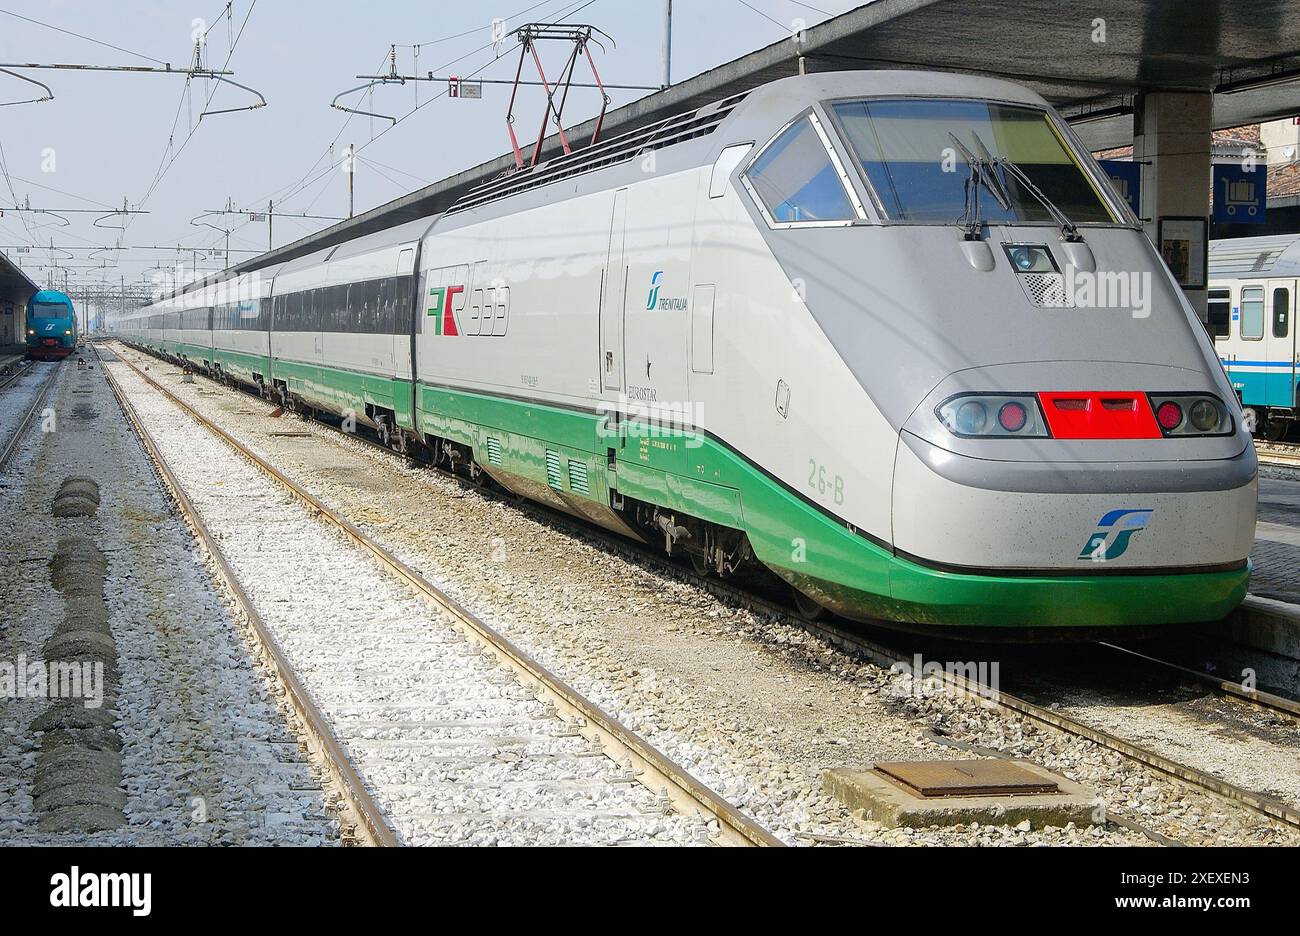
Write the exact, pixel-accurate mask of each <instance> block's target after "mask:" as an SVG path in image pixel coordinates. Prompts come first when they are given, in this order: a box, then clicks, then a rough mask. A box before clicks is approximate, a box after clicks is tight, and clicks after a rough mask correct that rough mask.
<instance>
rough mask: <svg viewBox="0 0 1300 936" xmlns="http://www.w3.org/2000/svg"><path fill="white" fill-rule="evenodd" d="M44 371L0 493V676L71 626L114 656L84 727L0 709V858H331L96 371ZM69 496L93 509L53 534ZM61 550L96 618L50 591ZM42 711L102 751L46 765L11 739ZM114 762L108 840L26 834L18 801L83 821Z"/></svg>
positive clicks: (68, 594) (72, 593)
mask: <svg viewBox="0 0 1300 936" xmlns="http://www.w3.org/2000/svg"><path fill="white" fill-rule="evenodd" d="M91 361H92V362H93V357H92V358H91ZM49 366H60V367H61V368H62V370H61V372H60V373H59V375H58V376H57V377H56V380H57V384H56V385H55V387H54V388H53V391H52V394H53V395H52V396H51V400H52V401H56V402H55V409H56V414H57V420H56V423H55V430H54V431H52V432H48V433H44V434H41V433H40V431H39V428H35V427H34V428H33V429H32V430H29V431H32V433H33V434H32V436H30V437H28V438H27V439H26V440H25V441H24V443H23V444H22V448H21V450H20V451H19V453H18V454H17V455H16V456H15V459H14V461H13V462H12V463H11V464H10V466H9V468H8V469H7V470H6V472H5V473H4V475H3V476H2V477H0V515H3V516H4V517H5V518H6V523H5V524H4V527H3V529H0V554H3V555H4V556H6V557H12V559H11V560H9V561H6V562H5V563H4V564H3V565H0V608H3V609H4V610H3V612H0V662H5V663H8V664H10V665H12V664H14V663H15V662H16V661H17V659H18V658H19V657H20V656H23V657H25V658H26V660H27V661H29V662H32V661H35V662H41V661H43V660H44V656H43V648H44V647H46V646H47V643H46V642H47V640H48V639H49V638H50V637H51V636H52V635H53V634H55V633H56V628H58V627H59V626H60V625H61V624H64V623H68V622H72V623H74V624H76V627H74V628H73V629H74V631H78V632H80V631H79V628H80V623H79V622H81V621H88V620H90V619H91V618H92V617H94V616H95V615H96V614H99V615H100V616H102V617H106V621H104V622H103V623H104V624H105V625H106V627H105V629H106V630H107V631H108V632H109V634H111V641H112V646H113V647H114V649H115V653H116V658H115V662H114V664H113V666H112V668H111V669H112V670H113V672H115V673H116V679H115V680H114V679H111V677H110V678H109V679H107V680H106V681H107V682H109V691H108V693H107V694H106V696H105V699H104V705H103V706H102V707H100V708H99V709H89V708H86V707H85V706H84V704H81V703H79V704H78V705H76V706H71V705H70V703H69V701H67V700H64V701H63V702H62V703H58V702H52V701H51V700H50V699H48V698H45V697H9V696H4V695H0V841H2V842H3V843H4V844H7V845H13V844H20V845H27V844H32V845H36V844H88V845H104V846H124V845H140V844H163V845H176V844H231V845H244V844H293V845H320V844H332V843H335V842H337V840H338V830H337V825H336V823H335V822H334V821H333V820H332V819H330V818H328V817H327V816H326V815H325V814H324V812H323V807H324V798H323V793H322V790H321V787H320V784H319V782H318V781H317V779H316V776H315V774H314V771H313V769H312V768H311V766H310V765H309V764H308V763H307V762H306V761H305V760H304V758H303V757H302V756H301V755H300V754H299V753H298V745H297V737H296V736H295V735H294V734H293V733H292V732H291V731H290V730H289V726H288V723H287V722H286V717H285V715H284V714H283V713H282V712H281V711H280V710H279V709H278V706H277V703H276V701H275V698H274V683H273V681H272V679H271V676H270V674H269V672H267V671H266V670H264V669H263V668H261V667H260V666H259V665H257V664H255V663H254V662H253V661H252V660H251V659H250V648H249V647H248V645H247V644H246V643H245V641H244V639H243V637H242V636H241V633H240V630H239V626H238V625H237V624H236V623H235V622H234V620H233V619H232V617H231V615H230V614H229V612H228V610H227V608H226V606H225V603H224V599H223V596H222V595H221V594H219V592H218V591H217V590H216V588H215V587H214V585H213V583H212V580H211V578H210V577H209V575H208V572H207V570H206V568H205V566H204V562H203V560H202V558H201V557H200V556H199V555H198V553H197V551H196V548H195V544H194V540H193V538H192V537H191V535H190V532H189V530H188V529H187V528H186V527H185V525H184V524H183V523H182V522H181V521H180V520H179V518H178V517H177V516H176V515H175V512H174V511H173V509H172V506H171V504H170V503H169V501H168V500H167V498H166V496H165V495H164V493H163V491H162V490H161V488H160V486H159V484H158V481H157V478H156V477H155V475H154V473H153V470H152V468H151V466H150V464H149V462H148V460H147V458H146V457H145V455H144V452H143V451H142V450H141V449H140V447H139V445H138V443H137V441H136V439H135V437H134V434H133V433H132V432H131V430H130V428H129V426H128V425H127V423H126V421H125V420H124V419H123V418H122V415H121V411H120V410H119V409H118V406H117V403H116V401H115V399H114V398H113V395H112V392H111V390H110V389H109V388H108V386H107V384H106V382H105V381H104V379H103V376H102V374H101V373H100V371H99V370H98V367H95V366H89V367H87V368H85V369H80V370H79V369H77V368H76V366H75V363H74V361H73V360H70V361H68V362H65V363H63V364H62V365H49ZM7 399H8V398H7V397H6V401H7ZM69 477H76V478H86V479H95V480H97V482H98V485H97V490H96V489H95V486H94V485H90V484H88V483H86V482H75V483H71V484H65V483H64V482H65V479H67V478H69ZM60 491H62V494H63V496H62V497H57V495H59V493H60ZM77 491H79V492H80V496H81V497H83V498H84V497H91V495H92V493H93V496H94V497H97V498H98V501H99V503H98V505H97V507H96V508H95V509H93V510H90V509H86V510H84V511H82V510H62V511H59V512H60V513H63V514H66V516H63V517H58V518H56V517H55V516H54V515H53V514H52V505H53V504H55V502H56V499H57V500H58V502H59V503H61V504H62V505H64V506H65V507H67V506H68V504H69V503H70V501H75V500H76V499H77V498H76V497H70V496H69V495H70V493H73V492H77ZM91 499H93V498H91ZM69 543H71V544H73V545H77V544H80V546H81V547H84V550H83V552H82V553H80V554H79V557H80V558H79V563H74V564H73V565H71V566H69V568H70V569H71V570H72V571H73V572H80V571H84V568H83V565H84V562H85V560H86V557H91V558H92V560H93V557H95V556H96V555H102V559H98V560H97V561H96V568H97V569H98V568H102V579H101V578H100V576H99V575H98V574H96V575H95V576H94V577H93V582H94V590H95V591H98V592H102V604H100V600H101V595H95V594H89V593H81V592H77V591H76V590H75V589H71V588H68V586H67V583H66V579H67V577H68V575H67V573H66V572H65V573H64V575H63V579H62V580H56V581H55V582H53V583H52V581H51V566H50V560H51V557H52V556H53V555H54V554H55V552H56V548H65V547H66V545H67V544H69ZM56 544H59V545H57V546H56ZM87 544H90V545H87ZM92 547H93V548H92ZM52 584H53V585H54V586H56V587H52ZM58 586H62V587H63V588H64V591H63V592H62V594H61V593H60V591H59V590H58ZM96 605H98V607H99V611H98V612H97V611H96V609H95V606H96ZM104 612H106V614H105V613H104ZM103 639H107V636H106V637H105V638H103ZM73 658H74V659H75V658H77V657H75V656H74V657H73ZM60 704H61V705H62V706H64V707H65V709H66V710H67V711H73V710H74V709H75V708H81V709H84V710H85V711H88V712H94V713H103V717H104V719H105V721H106V722H107V724H106V725H105V726H104V731H103V732H101V734H102V737H103V738H104V739H105V740H106V748H105V750H101V751H99V753H98V754H96V753H95V752H94V751H93V750H92V751H91V752H90V753H87V752H85V751H84V750H83V751H80V752H79V753H77V754H74V755H72V756H54V755H64V754H65V752H64V751H60V750H56V749H55V747H54V746H53V745H54V742H55V741H57V740H59V739H58V737H57V736H58V735H59V734H60V730H59V729H53V730H51V731H36V730H32V729H31V728H30V727H29V726H32V725H33V724H34V723H37V720H38V719H40V718H42V716H44V717H45V719H46V721H47V722H48V719H49V716H50V714H51V713H52V712H54V711H55V710H56V706H58V705H60ZM42 723H45V722H42ZM63 733H64V734H67V732H66V731H65V732H63ZM119 744H120V765H121V766H120V786H119V787H118V789H117V791H116V792H113V791H112V790H111V789H110V793H112V796H111V797H110V798H111V799H113V800H114V801H115V802H116V803H120V804H121V810H120V813H119V816H120V818H121V821H120V824H119V825H118V826H117V827H116V828H112V829H105V830H102V831H93V832H90V831H85V829H86V828H87V827H93V823H89V822H84V821H83V822H79V821H78V817H77V816H76V815H73V816H71V817H68V816H65V817H64V818H68V819H69V820H70V821H69V823H68V825H67V831H63V832H51V831H43V830H42V815H41V813H40V811H39V810H38V809H37V808H36V803H34V799H33V794H34V792H35V793H36V795H37V799H38V800H39V798H40V797H41V796H43V795H46V794H45V789H46V786H47V785H48V784H49V783H51V782H54V783H57V784H59V785H61V787H62V788H63V793H64V794H66V795H65V797H64V798H65V799H66V798H67V797H68V796H71V797H72V798H73V799H74V800H76V801H77V803H78V805H80V806H89V805H90V804H89V803H88V802H87V801H85V800H84V798H83V799H80V800H77V796H76V795H77V794H78V793H81V792H84V789H82V788H81V787H79V786H78V781H79V780H81V779H83V774H84V772H85V771H87V770H91V769H92V768H97V767H103V766H105V765H106V764H107V763H108V761H109V758H106V757H102V756H100V755H102V754H105V753H106V752H108V751H109V750H110V749H112V748H115V747H116V746H117V745H119ZM43 757H50V758H51V759H50V760H49V761H48V762H45V761H44V760H43V759H42V758H43ZM51 765H52V768H51V769H49V770H43V768H45V767H51ZM61 773H63V774H66V776H60V774H61ZM99 779H101V780H102V775H101V776H100V778H99ZM86 818H93V809H88V810H87V815H86V816H82V817H80V819H83V820H84V819H86ZM47 828H48V826H47Z"/></svg>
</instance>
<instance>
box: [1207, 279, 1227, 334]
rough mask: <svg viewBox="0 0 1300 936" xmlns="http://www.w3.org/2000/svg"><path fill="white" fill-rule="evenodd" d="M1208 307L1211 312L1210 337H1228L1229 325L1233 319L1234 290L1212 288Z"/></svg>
mask: <svg viewBox="0 0 1300 936" xmlns="http://www.w3.org/2000/svg"><path fill="white" fill-rule="evenodd" d="M1208 308H1209V313H1210V337H1211V338H1227V337H1228V326H1229V324H1230V322H1231V320H1232V314H1231V313H1232V290H1230V289H1211V290H1210V297H1209V303H1208Z"/></svg>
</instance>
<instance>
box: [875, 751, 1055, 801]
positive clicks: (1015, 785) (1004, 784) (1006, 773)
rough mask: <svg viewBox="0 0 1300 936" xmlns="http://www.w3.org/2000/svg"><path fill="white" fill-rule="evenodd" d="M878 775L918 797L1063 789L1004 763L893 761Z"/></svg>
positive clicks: (881, 766)
mask: <svg viewBox="0 0 1300 936" xmlns="http://www.w3.org/2000/svg"><path fill="white" fill-rule="evenodd" d="M875 769H876V771H877V772H878V773H880V774H883V775H884V776H885V777H887V778H888V779H890V780H892V781H893V782H894V783H897V784H899V785H900V786H902V787H905V788H906V789H907V790H908V791H909V792H911V793H915V794H916V795H917V796H924V797H936V796H1024V795H1029V794H1042V793H1059V792H1060V787H1058V786H1057V785H1056V784H1055V783H1054V782H1052V781H1051V780H1048V779H1047V778H1046V777H1043V776H1041V775H1040V774H1036V773H1033V772H1032V771H1029V770H1026V769H1025V768H1023V767H1021V766H1020V765H1019V764H1013V763H1010V762H1009V761H1002V760H959V761H893V762H885V763H878V764H876V765H875Z"/></svg>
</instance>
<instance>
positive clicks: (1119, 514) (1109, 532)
mask: <svg viewBox="0 0 1300 936" xmlns="http://www.w3.org/2000/svg"><path fill="white" fill-rule="evenodd" d="M1153 513H1155V509H1154V508H1146V507H1144V508H1141V509H1138V510H1112V511H1111V512H1110V513H1108V514H1106V515H1105V516H1104V517H1102V518H1101V519H1100V520H1099V521H1097V527H1098V529H1097V532H1095V533H1093V534H1092V535H1091V536H1090V537H1088V541H1087V542H1086V543H1084V544H1083V549H1082V550H1080V552H1079V558H1080V559H1091V560H1093V561H1094V562H1107V561H1109V560H1111V559H1118V558H1119V557H1120V556H1122V555H1124V553H1125V552H1126V551H1127V550H1128V544H1129V540H1131V539H1132V538H1133V534H1134V533H1137V532H1139V531H1141V530H1145V529H1146V527H1147V522H1148V521H1149V520H1150V519H1151V515H1152V514H1153Z"/></svg>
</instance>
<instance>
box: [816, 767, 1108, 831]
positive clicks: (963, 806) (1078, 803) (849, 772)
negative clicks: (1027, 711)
mask: <svg viewBox="0 0 1300 936" xmlns="http://www.w3.org/2000/svg"><path fill="white" fill-rule="evenodd" d="M1003 763H1011V764H1015V765H1016V766H1018V767H1020V768H1022V769H1024V770H1026V771H1028V772H1029V773H1032V774H1035V775H1037V776H1039V777H1041V778H1043V779H1044V780H1045V781H1049V782H1051V783H1055V784H1056V787H1057V790H1058V792H1056V793H1033V794H1024V795H1012V796H1007V795H996V796H929V797H926V796H918V795H917V794H916V793H914V792H912V791H910V790H908V789H907V788H906V787H904V786H902V785H901V784H899V783H896V782H894V781H892V780H890V779H889V778H888V777H887V776H886V775H885V774H883V773H881V772H879V771H877V770H876V769H875V765H874V764H873V765H869V766H868V767H866V768H865V769H862V770H858V769H853V768H839V769H836V770H828V771H826V773H825V774H823V776H822V784H823V787H824V788H825V790H826V792H827V793H829V794H831V795H832V796H834V797H836V798H837V799H839V800H840V801H841V802H843V803H844V804H845V805H846V806H848V807H849V809H850V810H859V809H861V810H863V812H864V813H865V814H866V816H867V817H868V818H869V819H874V820H875V821H876V822H879V823H880V824H881V825H884V826H888V827H890V828H897V827H900V826H902V827H907V828H913V829H920V828H925V827H926V826H953V825H966V824H968V823H971V822H978V823H980V824H981V825H985V824H987V825H1019V824H1021V823H1023V822H1028V823H1029V824H1030V826H1031V827H1032V828H1042V827H1044V826H1058V827H1061V826H1065V825H1068V824H1069V823H1071V822H1073V823H1074V824H1075V825H1093V824H1097V823H1100V822H1102V821H1104V816H1105V813H1104V810H1102V809H1100V808H1099V807H1100V805H1101V799H1100V798H1099V797H1098V796H1097V795H1096V794H1095V793H1092V792H1091V791H1089V790H1088V789H1086V788H1084V787H1083V786H1081V785H1079V784H1077V783H1075V782H1074V781H1073V780H1070V779H1068V778H1066V777H1063V776H1061V775H1060V774H1054V773H1052V772H1051V771H1050V770H1048V769H1047V768H1045V767H1041V766H1039V765H1038V764H1035V763H1033V762H1032V761H1026V760H1015V761H1007V762H1003Z"/></svg>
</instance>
